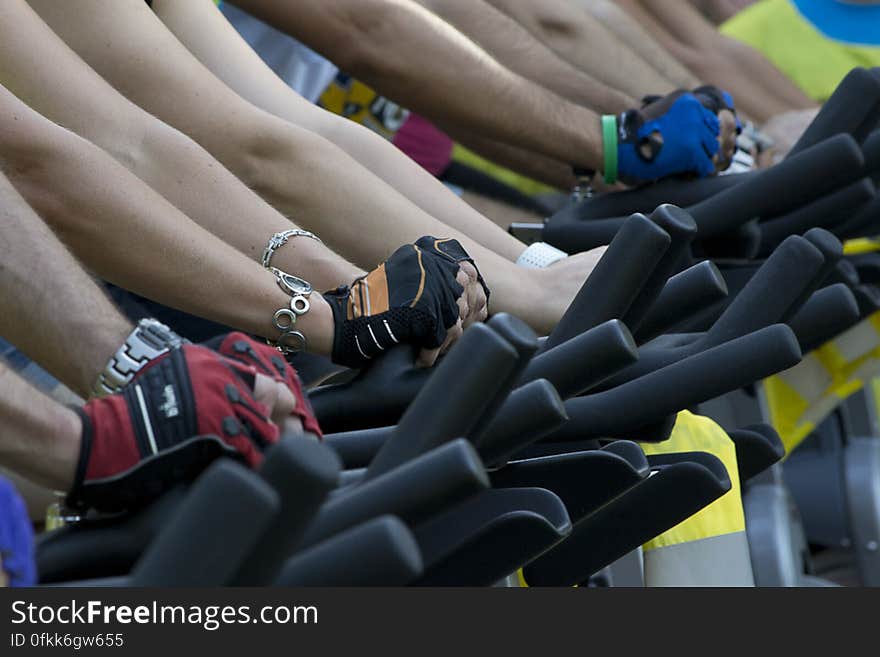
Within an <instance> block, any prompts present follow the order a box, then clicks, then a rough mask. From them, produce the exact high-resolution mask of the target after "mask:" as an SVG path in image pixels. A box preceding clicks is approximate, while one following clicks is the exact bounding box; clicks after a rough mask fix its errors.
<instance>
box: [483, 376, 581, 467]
mask: <svg viewBox="0 0 880 657" xmlns="http://www.w3.org/2000/svg"><path fill="white" fill-rule="evenodd" d="M566 420H568V415H567V414H566V412H565V405H564V404H563V403H562V399H560V398H559V394H558V393H557V392H556V389H555V388H554V387H553V385H552V384H551V383H550V382H549V381H546V380H544V379H537V380H535V381H531V382H530V383H527V384H525V385H524V386H522V387H520V388H517V389H516V390H514V391H513V393H512V394H511V395H510V397H508V398H507V401H506V402H505V403H504V406H502V407H501V410H500V411H498V415H496V416H495V419H494V421H493V422H492V423H491V424H490V425H489V428H488V430H487V431H486V433H485V434H484V435H483V440H482V441H481V442H480V443H479V445H478V446H477V448H478V449H479V452H480V456H481V457H482V459H483V461H484V462H485V463H486V465H488V466H495V465H498V464H500V463H503V462H504V461H506V460H507V459H508V458H509V457H510V456H512V455H514V454H516V453H517V452H519V451H520V450H522V449H523V448H525V447H528V446H529V445H531V444H532V443H534V442H536V441H538V440H540V439H541V438H543V437H544V436H546V435H548V434H549V433H551V432H553V431H555V430H556V429H558V428H559V427H560V426H562V425H563V424H564V423H565V422H566Z"/></svg>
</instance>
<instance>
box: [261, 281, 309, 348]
mask: <svg viewBox="0 0 880 657" xmlns="http://www.w3.org/2000/svg"><path fill="white" fill-rule="evenodd" d="M269 271H271V272H272V273H273V274H275V282H276V283H278V287H280V288H281V289H282V290H283V291H284V292H286V293H287V294H289V295H290V307H289V308H279V309H278V310H276V311H275V314H274V315H273V316H272V325H273V326H274V327H275V328H276V329H278V330H279V331H280V332H281V335H279V336H278V338H277V339H276V340H269V339H268V338H267V339H266V344H268V345H270V346H272V347H275V348H276V349H278V351H280V352H281V353H282V354H284V355H288V354H295V353H299V352H300V351H304V350H305V349H306V347H307V346H308V340H306V336H305V335H303V333H302V331H298V330H296V328H295V327H296V320H297V319H299V318H300V317H302V316H303V315H305V314H306V313H307V312H309V309H310V308H311V303H310V302H309V296H311V294H312V286H311V284H310V283H309V282H308V281H304V280H303V279H301V278H299V277H298V276H293V275H292V274H288V273H287V272H284V271H281V270H280V269H277V268H275V267H269Z"/></svg>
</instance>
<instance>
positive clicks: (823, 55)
mask: <svg viewBox="0 0 880 657" xmlns="http://www.w3.org/2000/svg"><path fill="white" fill-rule="evenodd" d="M860 16H862V17H863V18H864V21H863V23H865V24H873V25H872V27H873V31H874V33H876V34H877V35H878V36H877V37H876V38H875V40H874V42H873V44H869V43H865V42H864V41H857V40H856V39H864V36H862V35H863V34H864V32H862V30H859V29H855V30H854V29H853V28H854V27H862V28H864V27H865V25H861V26H857V25H854V24H853V23H849V25H848V24H847V21H856V22H857V21H858V18H859V17H860ZM811 19H812V20H811ZM838 19H839V20H838ZM820 28H821V29H820ZM721 32H722V33H723V34H726V35H727V36H730V37H733V38H735V39H737V40H739V41H742V42H743V43H746V44H748V45H750V46H752V47H753V48H755V49H757V50H759V51H760V52H762V53H763V54H764V55H765V56H766V57H767V58H768V59H769V60H770V61H772V62H773V63H774V64H775V65H776V67H777V68H779V69H780V70H781V71H782V72H783V73H785V74H786V75H787V76H788V77H789V78H791V79H792V81H794V83H795V84H797V85H798V86H799V87H800V88H801V89H803V91H804V92H805V93H806V94H807V95H808V96H810V97H811V98H814V99H815V100H817V101H824V100H827V98H828V97H829V96H830V95H831V93H832V92H833V91H834V89H835V88H836V87H837V85H838V83H839V82H840V81H841V80H842V79H843V77H844V76H845V75H846V74H847V73H849V72H850V71H851V70H852V69H853V68H856V67H859V66H863V67H867V68H872V67H876V66H880V6H874V5H863V6H858V5H845V4H843V3H837V2H832V1H831V0H812V1H805V0H761V1H760V2H757V3H755V4H754V5H752V6H751V7H749V8H747V9H745V10H743V11H742V12H740V13H739V14H737V15H736V16H734V17H733V18H731V19H730V20H729V21H727V22H726V23H725V24H724V25H722V27H721ZM858 32H861V34H862V35H858V34H856V33H858ZM848 33H850V34H853V37H852V40H850V38H847V34H848Z"/></svg>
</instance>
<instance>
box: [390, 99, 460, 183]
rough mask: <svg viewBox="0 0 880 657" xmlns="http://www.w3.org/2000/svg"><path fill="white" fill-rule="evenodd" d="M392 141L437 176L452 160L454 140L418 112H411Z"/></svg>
mask: <svg viewBox="0 0 880 657" xmlns="http://www.w3.org/2000/svg"><path fill="white" fill-rule="evenodd" d="M392 142H393V143H394V145H395V146H397V147H398V148H399V149H400V150H402V151H403V152H404V153H406V154H407V155H409V156H410V157H411V158H412V159H413V160H415V161H416V163H418V164H420V165H421V166H422V168H424V169H425V170H426V171H428V172H429V173H431V174H433V175H435V176H439V175H440V174H441V173H443V172H444V171H445V170H446V168H447V167H448V166H449V163H450V162H451V161H452V145H453V143H452V140H451V139H450V138H449V137H447V136H446V133H444V132H441V131H440V130H439V129H438V128H437V127H435V126H434V124H433V123H431V122H430V121H428V120H427V119H425V118H423V117H421V116H419V115H418V114H414V113H410V115H409V117H408V118H407V119H406V122H405V123H404V124H403V126H401V128H400V130H398V131H397V134H396V135H394V139H393V140H392Z"/></svg>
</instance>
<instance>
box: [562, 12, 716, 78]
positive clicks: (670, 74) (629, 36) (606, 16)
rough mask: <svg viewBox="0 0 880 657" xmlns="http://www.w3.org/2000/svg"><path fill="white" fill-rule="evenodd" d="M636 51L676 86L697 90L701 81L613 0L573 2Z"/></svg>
mask: <svg viewBox="0 0 880 657" xmlns="http://www.w3.org/2000/svg"><path fill="white" fill-rule="evenodd" d="M572 2H574V3H575V4H577V5H578V6H580V7H581V8H582V9H584V10H585V11H587V12H588V13H590V14H591V15H592V16H593V17H594V18H596V19H597V20H598V21H599V22H600V23H602V25H604V26H605V27H606V28H607V29H608V30H609V31H610V32H611V33H612V34H614V35H616V36H617V38H618V39H619V40H620V41H622V42H623V43H626V44H627V45H628V46H629V47H630V48H632V49H633V50H634V51H635V52H636V53H637V54H638V55H639V56H640V57H641V58H642V59H643V60H644V61H646V62H649V63H650V65H651V66H652V67H653V68H655V69H657V70H658V71H659V72H660V75H661V76H662V77H663V78H665V79H666V80H669V81H670V82H671V83H672V84H673V85H674V86H676V87H679V88H682V89H693V88H694V87H696V86H698V85H699V84H700V80H699V78H698V77H697V76H695V75H694V74H693V73H692V72H691V71H689V70H688V69H687V68H686V67H685V66H684V64H682V63H681V62H679V61H678V60H677V59H676V58H675V57H674V56H672V55H671V54H670V53H669V52H668V51H667V50H666V49H665V48H664V47H663V46H662V45H661V44H660V43H659V42H658V41H657V40H656V39H655V38H654V37H653V36H652V35H651V33H650V32H648V30H646V29H645V28H644V27H642V25H640V24H639V22H638V21H636V20H635V19H634V18H633V17H632V16H630V15H629V14H628V13H627V12H626V11H624V10H623V8H621V7H618V6H617V5H616V4H615V3H614V2H613V0H572Z"/></svg>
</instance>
